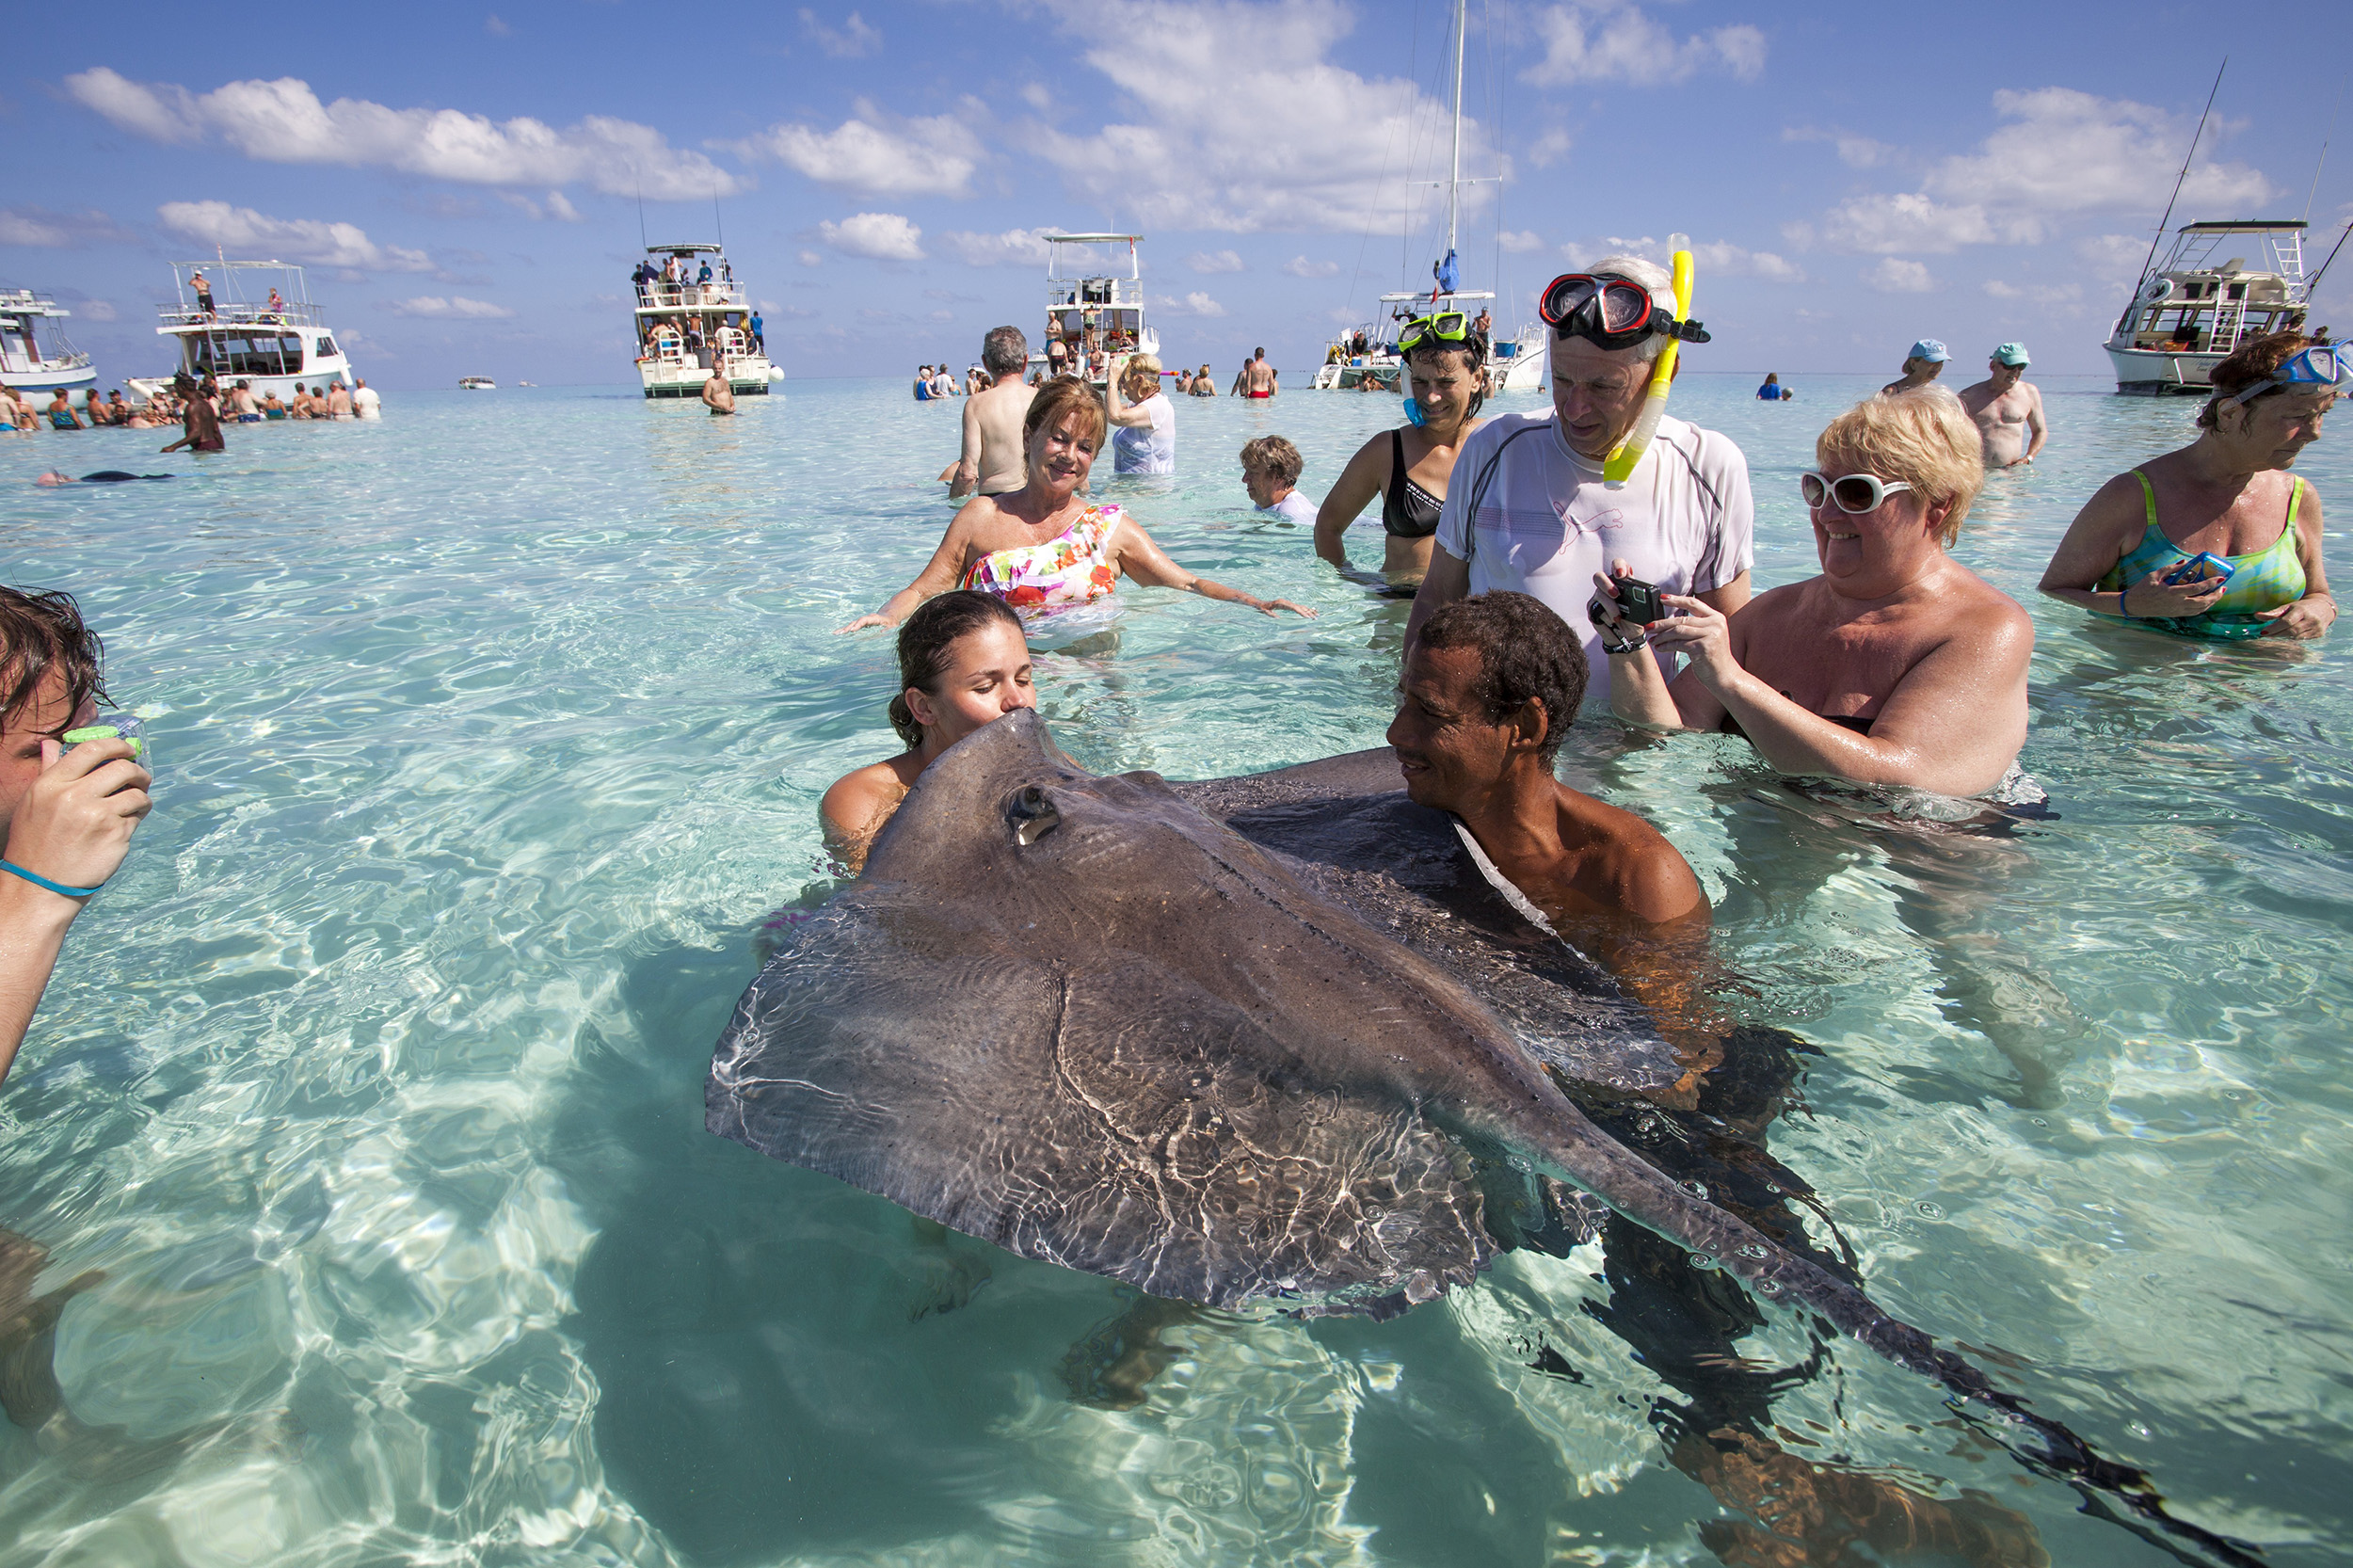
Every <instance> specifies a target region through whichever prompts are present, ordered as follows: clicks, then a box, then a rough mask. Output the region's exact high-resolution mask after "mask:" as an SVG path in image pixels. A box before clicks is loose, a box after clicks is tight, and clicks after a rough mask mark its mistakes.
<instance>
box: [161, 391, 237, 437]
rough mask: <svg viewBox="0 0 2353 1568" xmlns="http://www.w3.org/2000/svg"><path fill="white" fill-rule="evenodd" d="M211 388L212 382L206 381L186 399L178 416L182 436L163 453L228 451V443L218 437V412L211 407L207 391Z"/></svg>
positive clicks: (211, 402) (211, 401) (210, 399)
mask: <svg viewBox="0 0 2353 1568" xmlns="http://www.w3.org/2000/svg"><path fill="white" fill-rule="evenodd" d="M211 386H212V382H210V381H206V382H205V383H204V385H203V386H201V387H199V388H198V389H197V391H196V395H195V396H193V397H191V398H189V399H188V401H187V403H186V405H185V407H184V408H183V409H182V410H181V415H180V418H181V421H182V429H183V430H184V434H183V435H182V436H181V438H180V439H179V440H176V441H174V442H172V443H171V444H170V445H169V446H167V447H165V448H164V449H163V450H164V451H166V452H181V451H187V452H226V451H228V450H229V443H228V442H227V441H225V440H222V439H221V435H220V410H219V409H218V408H215V407H214V406H213V400H212V397H211V396H210V395H209V393H208V391H207V389H209V388H211Z"/></svg>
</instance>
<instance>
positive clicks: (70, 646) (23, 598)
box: [0, 588, 108, 733]
mask: <svg viewBox="0 0 2353 1568" xmlns="http://www.w3.org/2000/svg"><path fill="white" fill-rule="evenodd" d="M105 664H106V648H105V645H104V643H101V642H100V641H99V640H98V633H97V632H93V631H91V630H90V629H89V626H88V623H87V622H85V621H84V620H83V619H82V607H81V606H80V605H78V604H76V603H74V602H73V596H72V594H70V593H66V592H65V591H63V590H62V589H56V590H52V591H50V592H48V593H40V592H26V591H25V590H24V589H21V588H0V724H8V723H12V722H13V721H14V720H15V719H16V717H17V716H18V715H19V714H20V713H22V712H24V711H25V710H26V709H27V708H29V707H31V706H32V704H33V702H34V700H35V699H36V698H37V697H39V696H40V688H41V683H42V682H43V681H44V680H48V678H49V675H50V672H51V671H53V670H62V671H63V672H64V673H65V697H66V707H65V718H64V719H63V720H62V721H61V722H60V723H59V724H58V727H57V729H58V732H60V733H62V732H63V730H64V728H65V726H66V725H67V724H71V723H72V719H73V715H74V714H75V713H77V712H80V711H81V707H82V704H83V702H84V701H85V700H87V699H88V698H90V697H96V698H97V699H98V700H99V701H100V702H104V701H106V700H108V698H107V696H106V680H105V673H104V672H105Z"/></svg>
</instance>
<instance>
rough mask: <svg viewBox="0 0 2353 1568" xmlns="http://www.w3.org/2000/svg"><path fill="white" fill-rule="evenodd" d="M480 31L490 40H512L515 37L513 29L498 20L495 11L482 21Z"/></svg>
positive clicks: (497, 14)
mask: <svg viewBox="0 0 2353 1568" xmlns="http://www.w3.org/2000/svg"><path fill="white" fill-rule="evenodd" d="M482 30H483V31H484V32H486V33H488V34H489V35H490V36H491V37H492V38H513V37H514V36H515V29H514V27H513V26H512V25H511V24H508V23H506V22H504V21H502V20H500V18H499V13H498V12H496V11H492V12H491V13H490V14H489V15H488V16H486V17H484V18H483V19H482Z"/></svg>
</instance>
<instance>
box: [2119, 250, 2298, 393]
mask: <svg viewBox="0 0 2353 1568" xmlns="http://www.w3.org/2000/svg"><path fill="white" fill-rule="evenodd" d="M2234 251H2235V252H2236V254H2233V252H2234ZM2217 257H2220V258H2221V260H2219V261H2217V260H2216V258H2217ZM2250 258H2251V259H2252V260H2253V261H2254V263H2255V264H2254V265H2253V266H2252V267H2250V266H2249V265H2248V263H2249V259H2250ZM2311 293H2312V287H2311V284H2310V282H2309V281H2308V280H2306V278H2305V277H2304V225H2303V223H2301V222H2300V221H2295V220H2281V221H2278V222H2239V223H2189V224H2185V225H2183V227H2182V228H2181V229H2179V230H2178V231H2176V232H2175V233H2174V235H2173V244H2172V245H2171V247H2170V248H2168V249H2167V250H2166V252H2165V254H2164V255H2163V256H2162V257H2156V256H2152V258H2151V261H2150V264H2149V265H2148V266H2147V267H2146V268H2145V269H2144V270H2143V271H2142V273H2141V275H2140V282H2139V283H2138V284H2137V286H2136V287H2135V288H2134V290H2133V297H2132V300H2131V302H2130V303H2129V304H2127V305H2126V306H2125V307H2124V313H2123V314H2122V315H2121V316H2119V317H2118V318H2117V321H2116V330H2115V331H2113V332H2111V333H2109V334H2108V341H2107V343H2106V344H2105V347H2106V348H2107V352H2108V363H2110V364H2111V365H2113V366H2115V367H2116V390H2117V391H2118V392H2129V393H2134V394H2137V395H2139V396H2143V397H2160V396H2163V395H2165V394H2167V393H2169V392H2180V393H2187V394H2191V395H2200V396H2202V395H2203V394H2204V393H2205V392H2206V391H2207V390H2208V387H2209V379H2208V378H2209V376H2210V375H2211V374H2212V372H2213V370H2214V367H2215V366H2216V365H2217V364H2219V363H2221V362H2222V360H2223V358H2224V356H2226V355H2228V354H2229V353H2230V352H2231V351H2232V350H2233V349H2234V348H2236V347H2238V345H2239V344H2242V343H2245V342H2248V341H2249V340H2250V339H2253V338H2260V337H2262V336H2263V335H2264V334H2265V333H2266V332H2284V331H2292V330H2299V329H2301V328H2302V327H2303V325H2304V314H2305V308H2306V301H2307V300H2308V299H2309V298H2310V297H2311Z"/></svg>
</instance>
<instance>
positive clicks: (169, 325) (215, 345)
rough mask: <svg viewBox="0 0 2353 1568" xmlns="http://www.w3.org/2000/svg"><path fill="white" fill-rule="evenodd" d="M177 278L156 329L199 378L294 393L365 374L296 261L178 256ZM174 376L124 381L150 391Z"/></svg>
mask: <svg viewBox="0 0 2353 1568" xmlns="http://www.w3.org/2000/svg"><path fill="white" fill-rule="evenodd" d="M200 276H201V277H202V278H203V284H202V286H201V287H198V286H197V285H196V280H197V279H198V278H199V277H200ZM273 279H274V280H275V281H272V280H273ZM171 282H172V294H173V296H174V298H173V303H171V304H169V305H166V306H164V307H163V308H162V310H161V311H160V312H158V313H159V314H160V316H161V318H162V324H161V325H160V326H158V327H157V328H155V334H156V336H158V337H162V338H169V339H172V340H174V341H176V342H177V343H178V344H179V351H180V366H179V372H180V374H181V375H183V376H188V377H189V378H190V379H192V380H196V381H202V380H203V379H204V377H206V376H212V377H213V378H214V379H215V380H216V381H217V382H218V383H219V384H220V385H221V386H223V387H231V386H234V385H235V384H236V383H237V382H239V381H244V382H247V383H248V384H249V385H250V386H251V387H252V389H253V395H254V396H255V397H257V398H259V397H264V396H266V395H268V394H269V393H271V392H276V393H278V394H279V395H280V397H284V398H292V397H293V396H294V390H295V387H296V384H297V383H298V384H300V385H302V386H305V387H308V388H310V389H311V390H312V392H318V391H320V390H322V389H323V388H326V387H329V386H335V385H341V386H343V387H345V388H349V387H351V386H352V385H354V384H355V383H356V382H357V380H358V379H359V378H358V377H357V376H354V375H353V374H352V369H351V361H350V360H349V359H348V358H347V357H345V355H344V351H343V350H342V349H341V348H339V347H338V346H336V344H335V334H334V332H333V330H332V329H331V328H328V325H327V324H326V322H324V321H323V320H321V319H320V316H319V310H318V307H317V306H316V305H315V304H313V303H312V300H311V291H310V286H309V284H308V283H307V282H306V281H305V280H304V278H303V275H302V268H301V267H299V266H297V265H296V264H294V263H292V262H232V261H225V260H223V261H211V262H174V263H172V264H171ZM171 382H172V377H171V376H134V377H132V378H131V379H130V380H129V381H127V382H125V383H124V384H125V385H126V386H128V387H130V388H131V390H132V391H133V392H136V393H138V395H139V396H140V397H141V398H142V399H144V398H150V397H152V396H154V395H155V394H156V393H157V392H162V391H164V390H165V389H166V388H168V387H169V386H170V385H171Z"/></svg>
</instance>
